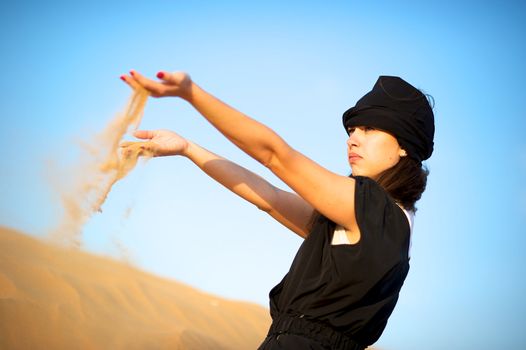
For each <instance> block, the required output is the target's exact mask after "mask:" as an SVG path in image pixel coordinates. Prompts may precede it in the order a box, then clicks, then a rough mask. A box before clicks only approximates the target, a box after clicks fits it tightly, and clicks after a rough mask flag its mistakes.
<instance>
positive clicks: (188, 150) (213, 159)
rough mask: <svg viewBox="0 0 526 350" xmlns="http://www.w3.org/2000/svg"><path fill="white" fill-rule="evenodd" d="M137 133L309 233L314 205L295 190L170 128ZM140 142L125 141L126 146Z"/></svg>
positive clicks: (152, 147)
mask: <svg viewBox="0 0 526 350" xmlns="http://www.w3.org/2000/svg"><path fill="white" fill-rule="evenodd" d="M135 136H136V137H138V138H141V139H146V140H148V141H147V142H144V143H142V144H143V145H144V147H145V148H146V149H147V150H148V151H149V152H151V153H153V154H154V155H155V156H167V155H182V156H185V157H187V158H188V159H190V160H191V161H192V162H193V163H194V164H195V165H197V166H198V167H199V168H200V169H202V170H203V171H204V172H205V173H206V174H207V175H209V176H210V177H211V178H213V179H214V180H216V181H217V182H219V183H220V184H221V185H223V186H224V187H226V188H227V189H229V190H230V191H232V192H234V193H235V194H237V195H238V196H240V197H241V198H243V199H245V200H247V201H248V202H250V203H252V204H254V205H255V206H256V207H258V208H259V209H260V210H263V211H265V212H266V213H268V214H269V215H270V216H272V217H273V218H274V219H276V220H277V221H278V222H280V223H281V224H283V225H284V226H285V227H287V228H289V229H290V230H292V231H293V232H295V233H296V234H298V235H299V236H301V237H306V236H307V235H308V227H307V226H308V222H309V219H310V217H311V215H312V212H313V208H312V207H311V206H310V205H309V204H308V203H307V202H306V201H305V200H303V199H302V198H301V197H299V196H298V195H296V194H294V193H290V192H287V191H283V190H281V189H279V188H277V187H275V186H273V185H272V184H270V183H269V182H267V181H266V180H264V179H263V178H261V177H260V176H258V175H256V174H254V173H253V172H251V171H249V170H247V169H245V168H243V167H241V166H239V165H237V164H236V163H233V162H231V161H229V160H227V159H225V158H222V157H220V156H218V155H216V154H214V153H212V152H210V151H208V150H206V149H205V148H203V147H201V146H199V145H197V144H195V143H193V142H191V141H188V140H186V139H184V138H183V137H181V136H179V135H178V134H176V133H174V132H171V131H167V130H156V131H137V132H136V133H135ZM136 144H137V143H124V144H123V148H124V150H123V152H125V150H126V147H128V146H130V145H136Z"/></svg>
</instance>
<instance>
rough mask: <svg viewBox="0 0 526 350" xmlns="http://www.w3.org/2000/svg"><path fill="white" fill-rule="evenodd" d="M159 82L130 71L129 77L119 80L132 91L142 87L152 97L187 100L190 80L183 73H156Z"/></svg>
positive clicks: (124, 76) (190, 90)
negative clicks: (173, 97) (174, 97)
mask: <svg viewBox="0 0 526 350" xmlns="http://www.w3.org/2000/svg"><path fill="white" fill-rule="evenodd" d="M157 78H159V80H160V81H154V80H151V79H148V78H146V77H145V76H143V75H142V74H140V73H138V72H136V71H134V70H131V71H130V75H122V76H121V79H122V80H123V81H124V82H125V83H126V84H128V85H129V86H131V87H132V88H133V89H135V88H137V87H139V86H140V87H142V88H144V89H145V90H147V91H148V92H149V93H150V95H151V96H153V97H166V96H177V97H181V98H184V99H189V98H190V96H191V93H192V79H191V78H190V76H189V75H188V74H187V73H184V72H174V73H169V72H164V71H160V72H159V73H157Z"/></svg>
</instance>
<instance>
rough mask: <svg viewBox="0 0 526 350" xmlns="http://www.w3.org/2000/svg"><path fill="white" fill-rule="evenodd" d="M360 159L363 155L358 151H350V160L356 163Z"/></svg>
mask: <svg viewBox="0 0 526 350" xmlns="http://www.w3.org/2000/svg"><path fill="white" fill-rule="evenodd" d="M360 159H362V157H361V156H360V155H359V154H358V153H354V152H351V153H349V162H351V163H354V162H356V161H358V160H360Z"/></svg>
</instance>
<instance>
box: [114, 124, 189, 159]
mask: <svg viewBox="0 0 526 350" xmlns="http://www.w3.org/2000/svg"><path fill="white" fill-rule="evenodd" d="M134 136H135V137H137V138H139V139H143V140H148V141H145V142H124V143H122V144H121V147H123V148H127V147H130V146H131V145H137V144H141V148H144V149H145V150H147V151H148V153H150V152H151V153H152V154H153V156H154V157H164V156H174V155H180V154H182V153H183V152H184V151H185V150H186V147H188V141H187V140H186V139H185V138H183V137H181V136H179V135H178V134H176V133H175V132H173V131H169V130H153V131H147V130H138V131H136V132H135V133H134Z"/></svg>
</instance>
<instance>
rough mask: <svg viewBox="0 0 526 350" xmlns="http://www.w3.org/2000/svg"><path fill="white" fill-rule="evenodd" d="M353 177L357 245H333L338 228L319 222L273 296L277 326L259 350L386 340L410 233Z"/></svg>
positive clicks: (386, 202)
mask: <svg viewBox="0 0 526 350" xmlns="http://www.w3.org/2000/svg"><path fill="white" fill-rule="evenodd" d="M353 178H354V179H355V180H356V189H355V215H356V220H357V223H358V225H359V227H360V232H361V237H360V241H359V242H358V243H356V244H352V245H350V244H344V245H331V240H332V235H333V233H334V229H335V226H336V224H335V223H334V222H332V221H330V220H329V219H327V218H326V217H323V216H322V217H320V218H319V219H318V221H317V222H316V223H315V224H314V226H313V229H312V231H311V232H310V234H309V236H308V237H307V238H306V239H305V241H304V242H303V243H302V245H301V247H300V248H299V250H298V253H297V254H296V257H295V258H294V261H293V263H292V266H291V268H290V270H289V272H288V273H287V274H286V275H285V277H284V278H283V280H282V281H281V282H280V283H279V284H278V285H277V286H275V287H274V288H273V289H272V290H271V291H270V294H269V296H270V314H271V316H272V319H273V325H272V326H271V328H270V331H269V335H268V337H267V338H266V339H265V341H264V342H263V344H262V345H261V346H260V349H265V350H266V349H301V348H312V349H318V348H319V349H363V348H365V347H367V346H369V345H371V344H373V343H374V342H376V341H377V340H378V338H379V337H380V335H381V334H382V332H383V330H384V328H385V326H386V324H387V320H388V318H389V316H390V315H391V313H392V311H393V309H394V307H395V305H396V302H397V300H398V295H399V292H400V289H401V287H402V285H403V283H404V280H405V278H406V276H407V273H408V271H409V255H408V253H409V244H410V232H411V229H410V225H409V221H408V218H407V216H406V215H405V213H404V211H403V210H402V209H401V208H400V207H399V206H398V205H397V204H396V203H395V201H394V200H393V199H392V198H391V197H390V196H389V195H388V194H387V193H386V192H385V191H384V190H383V188H382V187H380V186H379V185H378V184H377V183H376V182H375V181H374V180H372V179H370V178H367V177H360V176H356V177H353ZM287 336H288V338H287ZM279 338H281V340H280V339H279ZM329 338H330V339H329ZM305 341H307V342H309V341H310V345H309V346H308V347H307V346H306V345H300V343H298V342H305ZM298 346H300V347H298ZM317 346H319V347H317Z"/></svg>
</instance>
